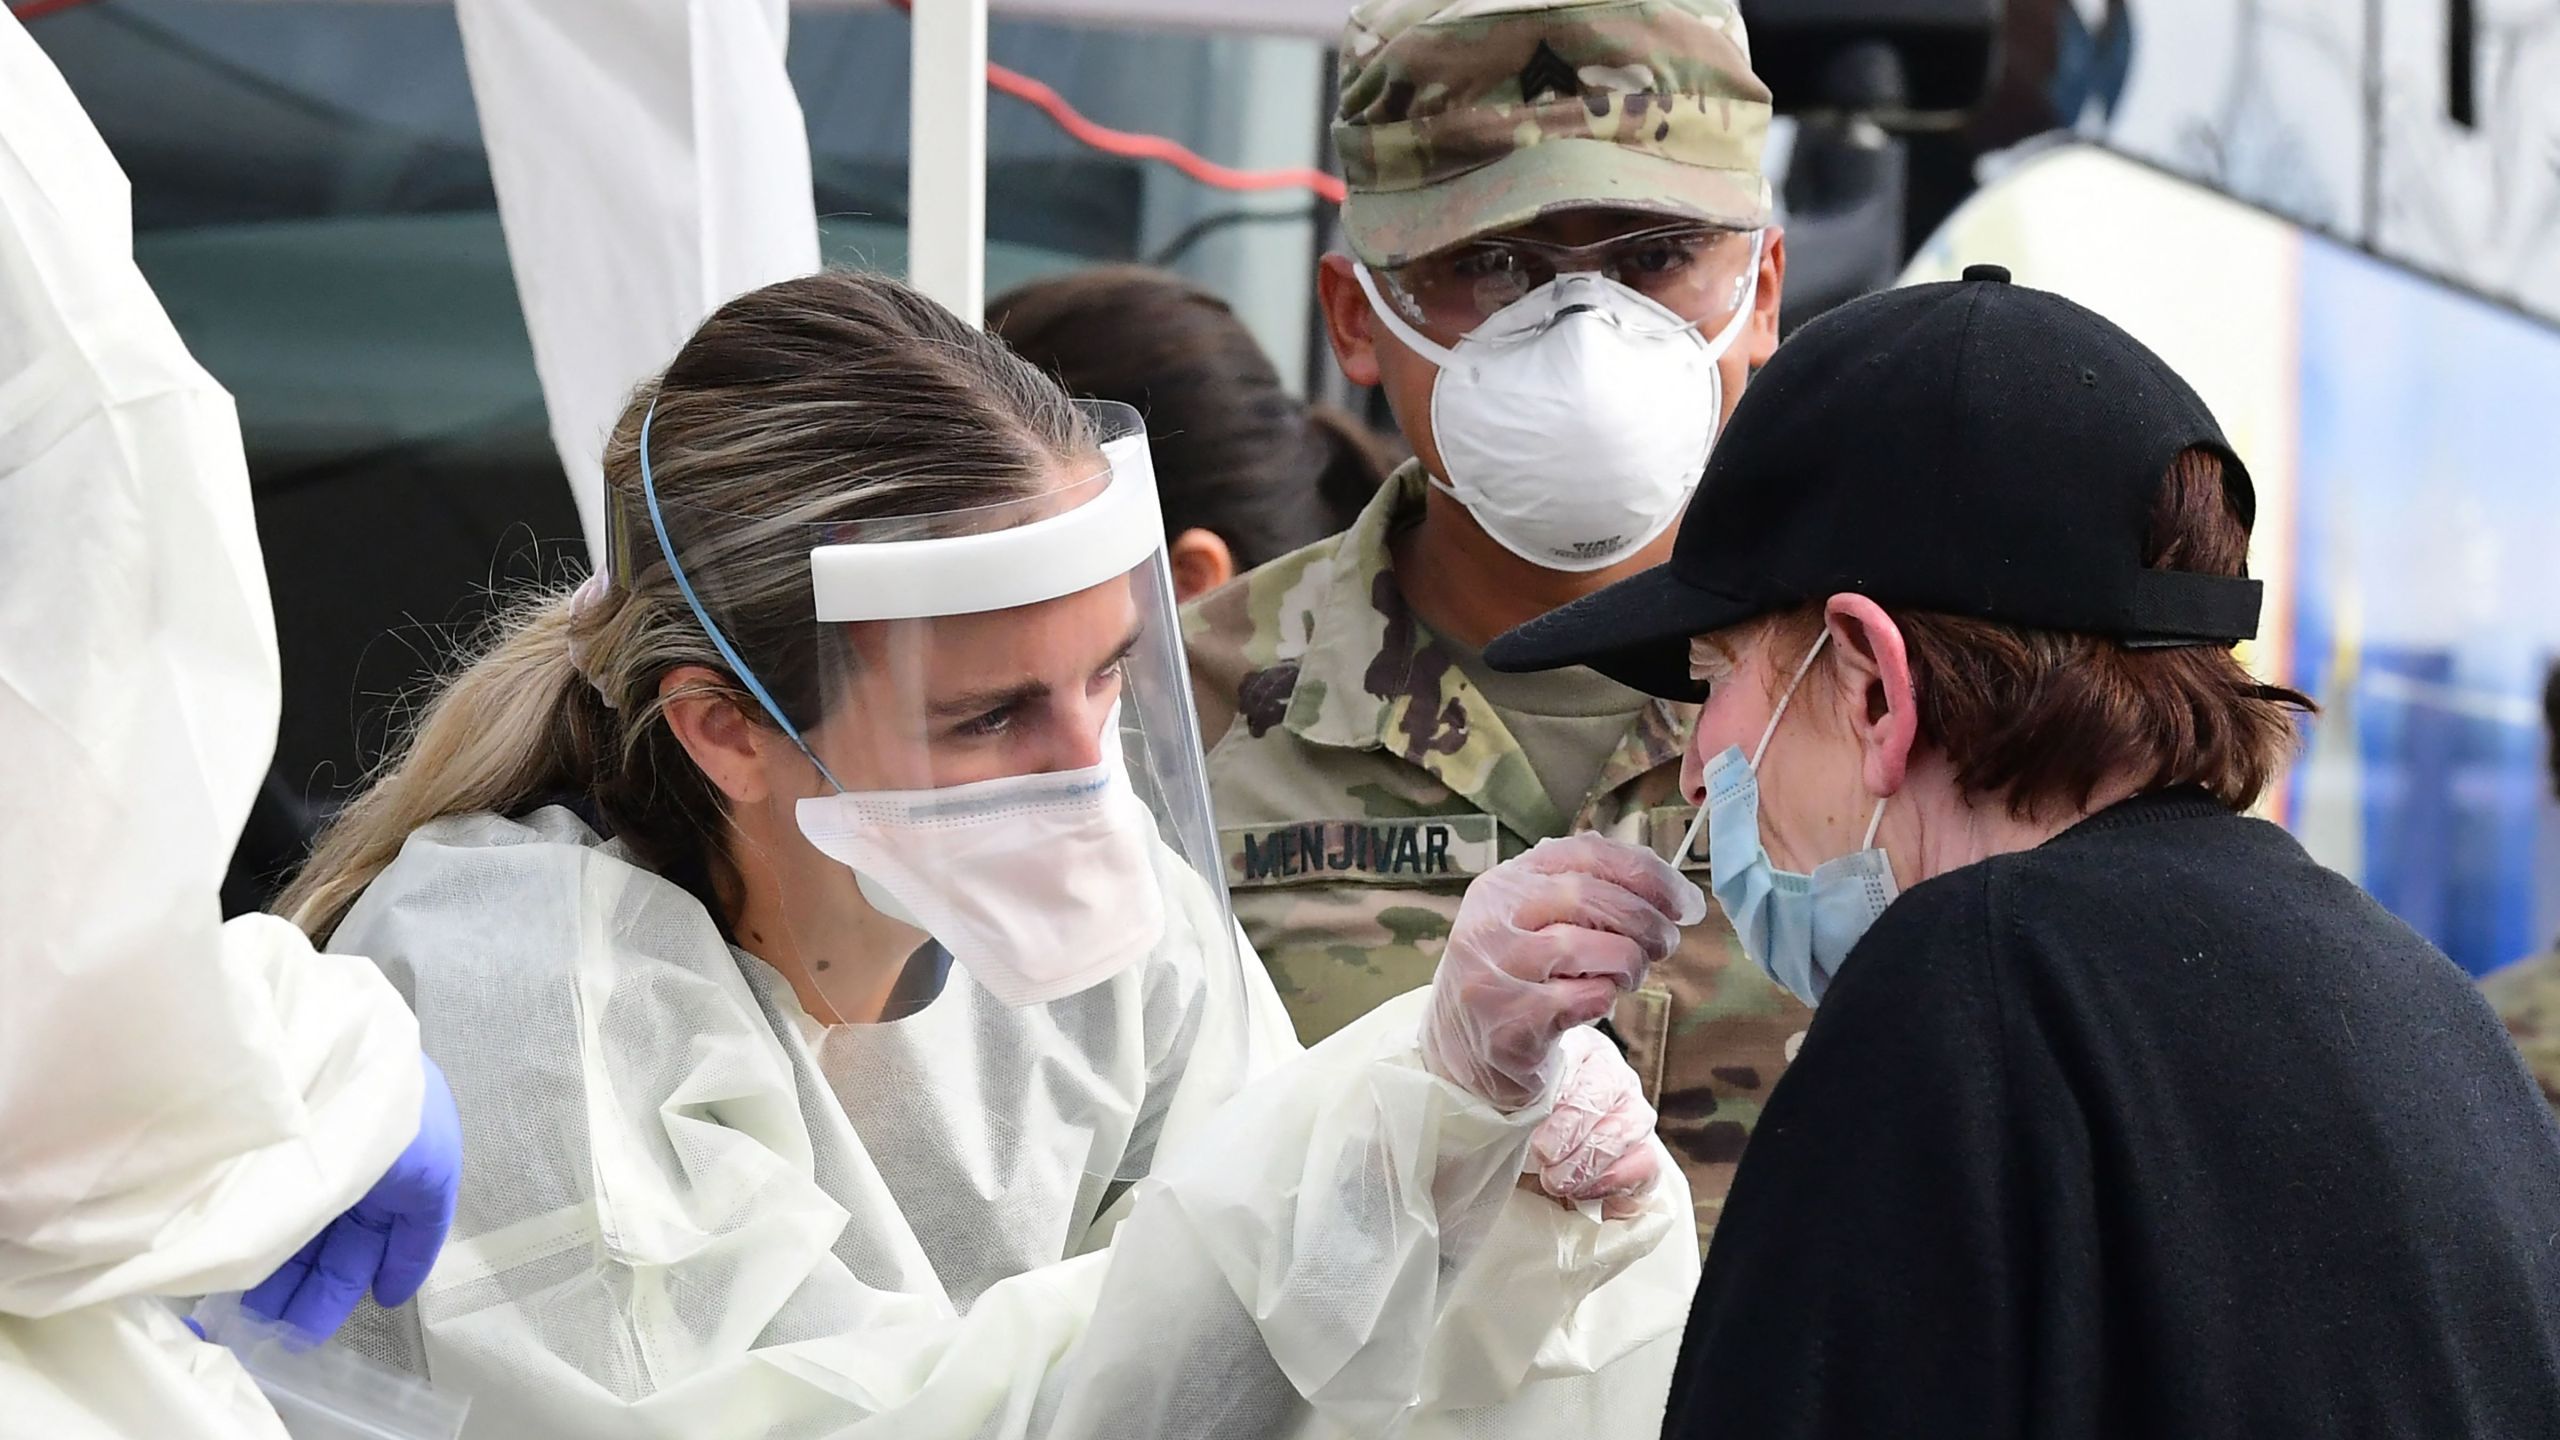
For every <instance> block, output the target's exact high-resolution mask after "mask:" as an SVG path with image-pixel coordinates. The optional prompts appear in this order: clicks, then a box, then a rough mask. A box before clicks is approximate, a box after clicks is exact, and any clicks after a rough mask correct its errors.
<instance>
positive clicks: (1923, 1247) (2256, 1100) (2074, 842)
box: [1664, 791, 2560, 1440]
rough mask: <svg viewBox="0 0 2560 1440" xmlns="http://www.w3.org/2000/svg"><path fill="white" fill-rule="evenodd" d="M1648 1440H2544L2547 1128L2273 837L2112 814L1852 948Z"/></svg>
mask: <svg viewBox="0 0 2560 1440" xmlns="http://www.w3.org/2000/svg"><path fill="white" fill-rule="evenodd" d="M1664 1433H1665V1434H1666V1436H1676V1437H1683V1440H1686V1437H1696V1436H1714V1437H1719V1440H1724V1437H1733V1440H1768V1437H1815V1436H1820V1437H1850V1436H1856V1437H1862V1440H1863V1437H1886V1436H1895V1437H1899V1436H1920V1437H1941V1436H1943V1437H1948V1440H1998V1437H2082V1436H2126V1437H2133V1436H2141V1437H2154V1436H2157V1437H2163V1440H2199V1437H2240V1436H2248V1437H2267V1440H2275V1437H2288V1440H2290V1437H2328V1436H2341V1437H2343V1436H2357V1437H2366V1436H2372V1437H2381V1436H2393V1437H2399V1436H2406V1437H2411V1440H2451V1437H2466V1436H2496V1437H2516V1440H2528V1437H2530V1440H2553V1437H2560V1128H2556V1127H2555V1126H2554V1123H2553V1120H2552V1116H2551V1112H2550V1111H2549V1110H2548V1109H2547V1108H2545V1106H2544V1105H2543V1103H2542V1099H2541V1096H2540V1095H2539V1094H2537V1093H2536V1091H2535V1089H2534V1086H2533V1084H2532V1082H2531V1081H2530V1080H2528V1079H2527V1078H2526V1076H2525V1072H2524V1068H2523V1065H2522V1063H2521V1062H2520V1061H2519V1060H2518V1059H2517V1057H2516V1054H2515V1052H2514V1050H2513V1049H2512V1048H2511V1046H2510V1045H2509V1044H2508V1041H2507V1038H2506V1036H2505V1034H2504V1032H2502V1031H2501V1030H2500V1029H2499V1027H2498V1023H2497V1021H2496V1020H2495V1019H2494V1018H2492V1016H2491V1015H2490V1012H2489V1010H2488V1007H2487V1006H2486V1005H2484V1004H2483V1003H2482V1002H2481V1000H2480V998H2479V996H2478V995H2477V994H2476V993H2474V991H2473V990H2472V987H2471V985H2470V984H2469V983H2468V981H2467V980H2466V979H2465V977H2464V976H2463V975H2462V974H2461V972H2460V971H2458V970H2457V969H2455V968H2454V966H2453V964H2452V963H2451V962H2450V961H2448V960H2446V959H2445V957H2444V956H2443V955H2442V954H2441V953H2439V952H2438V951H2437V950H2435V949H2434V947H2432V946H2430V945H2428V944H2427V942H2426V941H2424V940H2422V939H2420V938H2418V936H2417V935H2415V934H2413V933H2412V932H2411V931H2410V930H2409V929H2408V927H2406V926H2404V925H2402V924H2401V923H2400V922H2399V921H2397V920H2395V919H2393V918H2392V917H2391V916H2390V915H2389V914H2388V913H2386V912H2385V911H2384V910H2383V909H2382V908H2381V907H2380V906H2378V905H2376V904H2375V903H2374V902H2373V901H2372V900H2371V899H2370V898H2368V897H2367V896H2366V895H2365V894H2364V893H2363V892H2362V891H2360V890H2358V889H2357V888H2356V887H2355V886H2353V885H2351V884H2349V883H2348V882H2347V881H2346V880H2345V879H2343V878H2341V877H2339V876H2338V875H2336V874H2333V873H2331V872H2330V871H2327V870H2324V869H2322V868H2320V867H2319V866H2318V865H2315V864H2314V863H2312V861H2311V859H2310V857H2309V856H2307V855H2305V854H2304V853H2303V851H2302V847H2301V846H2299V845H2298V844H2296V843H2295V842H2294V840H2293V838H2292V837H2291V836H2289V835H2287V834H2286V833H2285V832H2284V831H2282V830H2280V829H2278V828H2276V827H2275V826H2273V825H2269V824H2266V823H2263V822H2261V821H2256V820H2248V819H2243V818H2241V817H2239V816H2236V815H2234V814H2232V813H2231V812H2229V811H2228V810H2226V809H2224V808H2222V807H2221V806H2220V805H2218V804H2216V803H2215V802H2213V801H2212V800H2211V799H2210V798H2208V797H2206V796H2205V795H2203V794H2202V793H2201V792H2193V791H2188V792H2172V793H2168V794H2161V795H2153V796H2147V797H2144V798H2141V799H2137V800H2133V801H2130V802H2128V803H2126V804H2124V805H2120V806H2118V807H2116V808H2114V809H2112V810H2109V811H2107V812H2105V813H2103V814H2101V815H2098V816H2096V817H2094V818H2092V819H2090V820H2088V821H2085V822H2083V823H2082V824H2080V825H2078V826H2076V827H2074V828H2073V829H2071V830H2070V831H2068V832H2067V833H2065V834H2063V835H2062V836H2060V837H2058V838H2056V839H2054V840H2052V841H2050V842H2048V843H2047V844H2045V845H2043V846H2041V847H2039V848H2037V849H2035V850H2031V851H2027V852H2024V853H2020V854H2015V855H2006V856H2001V857H1998V858H1995V859H1992V860H1989V861H1986V862H1983V863H1981V864H1977V865H1969V866H1967V867H1965V868H1964V869H1962V870H1958V871H1955V872H1953V873H1951V874H1948V875H1944V876H1941V877H1939V878H1937V879H1934V880H1931V881H1928V882H1927V883H1925V884H1922V885H1919V886H1916V887H1914V888H1913V889H1912V890H1911V891H1910V893H1908V894H1906V895H1904V896H1903V897H1902V898H1901V899H1899V900H1897V901H1896V902H1894V904H1893V905H1892V907H1891V908H1890V909H1888V910H1887V911H1886V912H1885V914H1884V916H1883V918H1882V919H1881V920H1879V921H1878V922H1877V923H1876V926H1875V928H1874V929H1873V930H1872V931H1870V932H1869V933H1868V935H1867V936H1866V938H1865V939H1864V940H1862V941H1861V942H1860V943H1859V945H1858V947H1857V948H1856V949H1855V950H1854V951H1853V952H1851V954H1850V955H1849V957H1848V958H1847V960H1846V961H1845V962H1844V963H1843V965H1842V966H1841V970H1840V973H1839V976H1838V978H1837V979H1836V980H1835V981H1834V982H1833V984H1832V986H1831V989H1830V991H1829V993H1828V994H1827V995H1826V996H1825V997H1824V999H1823V1002H1822V1008H1821V1010H1820V1011H1819V1012H1818V1013H1817V1016H1816V1018H1815V1020H1814V1024H1813V1028H1812V1030H1811V1032H1810V1033H1809V1034H1808V1035H1807V1036H1806V1038H1805V1043H1804V1048H1803V1052H1802V1053H1801V1055H1799V1057H1798V1058H1797V1060H1796V1062H1795V1064H1794V1066H1793V1067H1792V1068H1790V1069H1789V1070H1788V1071H1787V1074H1786V1077H1785V1079H1784V1080H1783V1081H1782V1082H1781V1083H1780V1084H1779V1085H1778V1087H1777V1089H1776V1091H1775V1093H1773V1094H1772V1095H1771V1097H1770V1099H1769V1104H1768V1109H1767V1111H1766V1113H1765V1114H1764V1115H1763V1116H1762V1118H1761V1122H1760V1125H1759V1128H1758V1129H1757V1130H1756V1131H1755V1132H1754V1134H1753V1136H1752V1140H1751V1145H1750V1148H1749V1149H1748V1150H1747V1151H1746V1152H1745V1154H1744V1156H1743V1159H1742V1165H1741V1170H1740V1173H1739V1174H1737V1175H1736V1176H1735V1178H1734V1184H1733V1193H1732V1195H1731V1197H1730V1198H1729V1199H1728V1201H1727V1202H1726V1204H1725V1208H1724V1216H1723V1219H1722V1221H1721V1223H1719V1224H1718V1226H1717V1228H1716V1235H1715V1242H1714V1246H1713V1248H1712V1250H1711V1252H1710V1254H1709V1256H1708V1259H1707V1268H1706V1276H1705V1279H1704V1281H1703V1282H1702V1283H1701V1285H1700V1287H1699V1290H1698V1299H1697V1306H1696V1309H1695V1310H1694V1311H1693V1312H1692V1314H1691V1316H1690V1320H1689V1330H1688V1334H1687V1336H1686V1337H1685V1338H1684V1339H1683V1341H1682V1351H1681V1357H1680V1370H1679V1374H1678V1377H1677V1378H1676V1380H1675V1381H1674V1382H1673V1386H1672V1396H1671V1412H1670V1421H1669V1426H1668V1428H1667V1429H1666V1431H1665V1432H1664Z"/></svg>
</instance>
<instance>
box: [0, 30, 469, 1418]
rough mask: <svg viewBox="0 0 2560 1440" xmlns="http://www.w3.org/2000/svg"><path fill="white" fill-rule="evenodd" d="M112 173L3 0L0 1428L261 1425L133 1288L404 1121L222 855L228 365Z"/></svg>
mask: <svg viewBox="0 0 2560 1440" xmlns="http://www.w3.org/2000/svg"><path fill="white" fill-rule="evenodd" d="M132 254H133V237H132V220H131V209H130V205H129V203H128V198H127V190H126V185H125V180H124V176H123V174H122V173H121V172H120V171H119V170H118V169H117V168H116V164H115V161H114V160H113V158H112V157H110V156H109V154H108V153H107V149H106V146H105V144H104V143H103V142H102V141H100V139H99V138H98V134H97V131H96V130H95V129H94V128H93V127H91V125H90V124H89V121H88V118H87V117H86V116H85V115H83V114H82V113H81V111H80V108H79V105H78V103H77V102H76V101H75V100H74V99H73V98H72V95H71V92H70V90H69V88H68V87H66V86H65V85H64V84H63V82H62V77H61V76H60V75H59V74H58V73H56V72H55V70H54V68H53V66H52V64H51V62H50V61H48V60H47V59H46V58H45V57H44V55H43V53H42V52H41V51H39V50H38V49H37V48H36V45H35V42H34V41H32V40H31V39H29V38H28V36H27V34H26V32H25V31H24V30H23V29H21V28H20V27H19V25H18V23H17V22H16V21H15V20H13V19H10V18H8V17H7V16H5V15H0V916H5V917H7V924H6V927H5V929H0V1435H5V1436H8V1437H12V1440H15V1437H19V1436H28V1437H38V1436H40V1437H44V1440H79V1437H86V1436H150V1437H153V1440H186V1437H211V1436H226V1437H229V1436H258V1437H274V1436H280V1435H281V1433H282V1432H281V1430H280V1428H279V1427H278V1425H277V1422H276V1419H275V1416H274V1413H273V1412H272V1411H271V1410H269V1409H268V1408H267V1406H266V1403H265V1402H264V1401H263V1400H262V1399H261V1398H259V1396H258V1394H257V1391H256V1389H255V1388H254V1387H253V1386H252V1385H251V1384H250V1382H249V1380H248V1377H247V1376H246V1375H245V1374H244V1373H243V1372H242V1371H241V1370H240V1368H239V1366H238V1365H236V1364H234V1363H233V1362H232V1360H231V1357H230V1354H229V1352H227V1351H224V1350H221V1349H218V1348H216V1347H213V1346H209V1345H206V1344H203V1343H202V1342H200V1341H198V1340H196V1339H195V1337H194V1336H193V1335H191V1334H189V1333H188V1332H187V1330H186V1329H185V1328H184V1327H183V1326H181V1325H180V1324H179V1322H178V1321H177V1319H176V1318H175V1317H174V1315H173V1314H171V1312H170V1311H169V1310H168V1309H167V1308H166V1307H165V1306H163V1305H162V1304H160V1303H159V1302H157V1301H155V1300H152V1299H150V1298H147V1297H152V1296H174V1295H194V1294H201V1293H205V1292H209V1291H216V1290H225V1289H240V1288H244V1287H246V1286H249V1285H252V1284H254V1283H256V1282H257V1281H258V1280H260V1279H262V1278H264V1277H265V1276H266V1275H267V1274H268V1273H269V1272H270V1271H272V1270H273V1269H274V1268H275V1267H276V1266H277V1265H279V1264H281V1263H282V1262H283V1261H284V1260H285V1259H286V1258H287V1257H289V1256H290V1255H292V1253H293V1252H294V1251H295V1250H296V1249H298V1248H299V1247H300V1246H301V1245H302V1243H303V1242H304V1241H306V1240H308V1239H310V1238H311V1236H313V1235H315V1234H317V1233H318V1232H319V1230H320V1228H321V1227H322V1226H323V1225H324V1224H326V1223H327V1222H328V1221H329V1220H330V1219H331V1218H333V1217H334V1216H336V1215H337V1214H338V1213H339V1212H340V1211H342V1210H344V1209H345V1208H346V1207H347V1206H348V1205H349V1204H351V1203H352V1202H354V1201H355V1200H356V1199H357V1198H358V1197H359V1196H361V1195H362V1194H363V1193H364V1191H365V1190H366V1189H367V1188H368V1187H369V1186H370V1185H371V1184H372V1182H373V1181H374V1180H375V1179H376V1178H377V1177H379V1176H380V1175H381V1173H382V1172H383V1170H384V1169H385V1167H387V1166H388V1165H389V1164H390V1163H391V1160H392V1159H393V1157H395V1156H396V1155H397V1154H398V1153H399V1152H400V1150H401V1148H402V1147H403V1146H404V1145H406V1144H407V1143H408V1141H409V1139H410V1137H411V1136H413V1135H414V1134H416V1132H417V1128H418V1112H419V1106H420V1103H421V1099H420V1088H421V1084H422V1080H421V1072H420V1067H419V1064H418V1042H417V1031H416V1028H415V1027H414V1025H413V1024H412V1023H411V1021H410V1018H409V1015H408V1012H407V1011H406V1010H404V1009H403V1008H402V1007H401V1005H400V1002H399V997H398V996H397V995H395V994H394V993H393V992H392V989H391V987H390V986H389V985H387V984H385V983H383V978H382V976H381V975H380V974H379V973H378V972H377V971H376V970H375V969H374V967H373V966H371V965H368V964H366V963H365V962H363V961H361V960H357V959H352V958H348V957H341V956H319V955H314V954H313V953H312V952H311V949H310V946H309V945H308V944H306V943H305V942H304V941H303V938H302V934H301V932H300V931H298V930H296V929H294V928H293V927H292V926H290V925H287V924H285V923H284V922H283V921H281V920H276V919H273V918H271V917H266V916H255V917H250V918H247V919H244V920H241V921H238V922H235V923H233V924H231V925H228V926H225V925H223V924H222V923H221V911H220V906H219V903H218V901H217V898H216V894H217V890H218V888H219V886H220V884H221V880H222V873H223V868H224V865H225V863H226V861H227V859H228V857H229V855H230V853H231V848H232V845H233V843H234V841H235V840H236V839H237V837H238V835H239V832H240V826H241V824H242V822H243V820H244V819H245V818H246V816H247V814H248V811H249V804H250V799H251V797H252V795H253V793H254V792H255V790H256V788H257V786H258V783H259V780H260V778H261V776H262V775H263V774H264V773H265V770H266V766H267V762H268V760H269V758H270V753H271V751H272V749H273V746H274V743H275V729H276V711H277V705H278V700H279V695H278V685H277V670H276V646H275V632H274V623H273V618H272V616H271V614H270V612H269V610H268V603H267V590H266V574H265V571H264V569H263V566H262V563H261V561H260V558H259V553H258V540H257V532H256V529H255V527H254V526H253V525H252V523H251V518H250V509H249V483H248V475H247V472H246V470H245V468H244V466H243V464H242V460H241V452H240V436H239V426H238V422H237V420H236V419H235V418H234V415H233V412H232V406H231V399H230V397H229V396H228V395H226V394H224V393H223V391H222V389H221V387H219V386H218V385H216V384H215V383H214V382H213V380H212V378H211V377H209V376H207V375H206V374H205V373H204V371H203V370H201V369H199V368H198V367H197V366H196V364H195V362H194V360H193V359H191V358H190V357H189V356H188V354H187V351H186V347H185V346H184V345H183V344H181V343H180V341H179V339H178V336H177V333H176V331H174V330H173V329H172V328H171V327H170V325H169V321H168V318H167V317H166V316H165V315H164V314H163V313H162V312H161V309H160V306H159V304H158V303H157V302H156V301H155V300H154V299H153V298H152V295H151V291H150V289H149V287H148V286H147V285H145V283H144V282H143V279H142V275H141V272H139V271H138V270H136V269H135V268H134V265H133V259H132Z"/></svg>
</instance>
